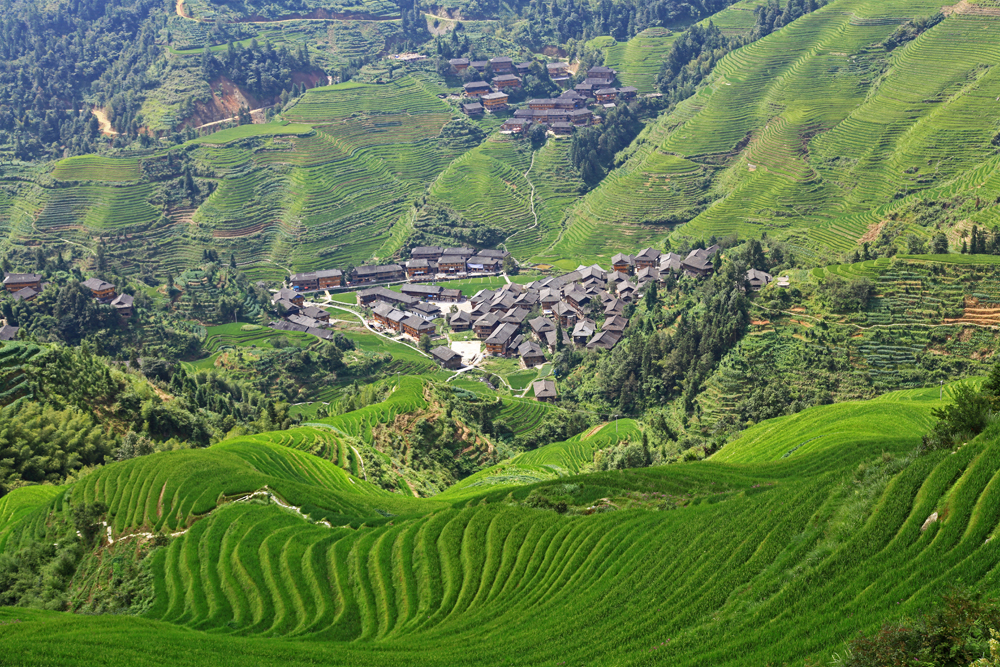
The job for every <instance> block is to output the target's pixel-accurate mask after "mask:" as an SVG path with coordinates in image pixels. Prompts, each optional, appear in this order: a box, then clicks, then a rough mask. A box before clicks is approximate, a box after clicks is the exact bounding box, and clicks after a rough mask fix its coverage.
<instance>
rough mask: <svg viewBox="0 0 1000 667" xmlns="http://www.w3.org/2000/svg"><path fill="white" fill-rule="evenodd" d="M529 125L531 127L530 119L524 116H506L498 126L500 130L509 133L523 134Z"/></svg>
mask: <svg viewBox="0 0 1000 667" xmlns="http://www.w3.org/2000/svg"><path fill="white" fill-rule="evenodd" d="M529 127H531V121H530V120H527V119H526V118H508V119H507V120H505V121H504V122H503V125H501V126H500V130H501V131H502V132H510V133H511V134H524V133H525V132H527V131H528V128H529Z"/></svg>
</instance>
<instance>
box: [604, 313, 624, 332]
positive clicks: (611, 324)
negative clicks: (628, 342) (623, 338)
mask: <svg viewBox="0 0 1000 667" xmlns="http://www.w3.org/2000/svg"><path fill="white" fill-rule="evenodd" d="M627 326H628V320H626V319H625V318H624V317H622V316H621V315H612V316H611V317H609V318H608V319H606V320H604V324H602V325H601V331H619V332H621V331H625V327H627Z"/></svg>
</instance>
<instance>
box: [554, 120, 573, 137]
mask: <svg viewBox="0 0 1000 667" xmlns="http://www.w3.org/2000/svg"><path fill="white" fill-rule="evenodd" d="M549 127H550V128H552V134H557V135H559V136H566V135H568V134H573V130H575V129H576V125H574V124H573V123H565V122H559V123H549Z"/></svg>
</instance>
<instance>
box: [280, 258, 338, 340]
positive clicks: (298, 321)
mask: <svg viewBox="0 0 1000 667" xmlns="http://www.w3.org/2000/svg"><path fill="white" fill-rule="evenodd" d="M337 273H340V272H339V271H338V272H337ZM297 275H303V274H297ZM271 303H273V304H275V306H276V307H277V309H278V312H279V313H280V314H281V316H282V319H281V320H279V321H276V322H271V323H270V324H269V325H268V326H269V327H270V328H272V329H274V330H276V331H299V332H302V333H307V334H310V335H312V336H316V337H317V338H322V339H324V340H330V339H331V338H333V333H332V332H331V331H329V329H328V327H329V326H330V313H328V312H326V311H325V310H323V309H322V308H319V307H317V306H307V305H305V297H304V296H303V295H302V293H301V292H299V291H297V290H296V289H289V288H287V287H284V288H282V289H280V290H278V291H277V292H276V293H275V294H274V296H272V297H271Z"/></svg>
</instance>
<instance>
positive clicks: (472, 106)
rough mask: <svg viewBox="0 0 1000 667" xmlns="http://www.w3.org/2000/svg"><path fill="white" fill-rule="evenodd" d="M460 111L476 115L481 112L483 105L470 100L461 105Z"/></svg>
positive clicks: (468, 114)
mask: <svg viewBox="0 0 1000 667" xmlns="http://www.w3.org/2000/svg"><path fill="white" fill-rule="evenodd" d="M462 113H464V114H465V115H466V116H478V115H479V114H481V113H483V105H482V104H480V103H479V102H470V103H469V104H463V105H462Z"/></svg>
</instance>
